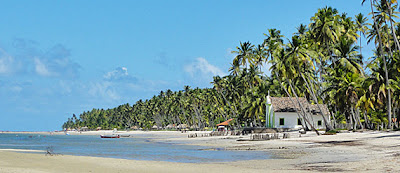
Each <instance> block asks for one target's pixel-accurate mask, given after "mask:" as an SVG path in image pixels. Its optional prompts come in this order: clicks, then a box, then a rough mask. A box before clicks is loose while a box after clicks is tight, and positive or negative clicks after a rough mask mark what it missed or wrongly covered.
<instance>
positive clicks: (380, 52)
mask: <svg viewBox="0 0 400 173" xmlns="http://www.w3.org/2000/svg"><path fill="white" fill-rule="evenodd" d="M365 1H366V0H363V1H362V4H364V2H365ZM372 1H373V0H370V4H371V14H372V20H373V21H374V30H375V31H376V35H377V36H378V43H379V45H378V48H379V53H378V55H379V56H381V57H382V61H383V66H384V70H385V80H386V86H389V75H388V70H387V66H386V57H385V55H384V53H383V50H382V47H383V44H382V39H381V34H380V32H379V25H378V20H377V18H376V16H375V12H374V8H373V2H372ZM382 14H383V13H382ZM387 92H388V93H389V94H388V103H387V107H388V110H387V112H388V119H389V120H391V119H392V105H391V102H392V101H391V97H390V89H389V88H387ZM388 127H389V128H390V129H392V128H393V126H392V123H391V121H389V123H388Z"/></svg>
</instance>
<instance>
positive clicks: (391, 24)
mask: <svg viewBox="0 0 400 173" xmlns="http://www.w3.org/2000/svg"><path fill="white" fill-rule="evenodd" d="M385 1H386V4H387V6H388V9H389V21H390V28H391V30H392V35H393V39H394V41H395V43H396V47H397V51H400V44H399V40H398V39H397V37H396V33H395V31H396V30H395V29H394V26H393V21H392V5H391V3H389V2H388V1H387V0H385Z"/></svg>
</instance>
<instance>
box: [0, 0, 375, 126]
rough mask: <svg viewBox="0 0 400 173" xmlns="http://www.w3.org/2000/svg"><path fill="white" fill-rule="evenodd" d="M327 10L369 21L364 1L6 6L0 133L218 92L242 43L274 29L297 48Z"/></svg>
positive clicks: (26, 2)
mask: <svg viewBox="0 0 400 173" xmlns="http://www.w3.org/2000/svg"><path fill="white" fill-rule="evenodd" d="M325 6H332V7H334V8H337V9H338V10H339V12H340V13H343V12H345V13H347V14H348V16H355V15H356V14H358V13H360V12H361V13H363V14H364V15H368V13H369V6H367V5H364V6H362V5H361V0H302V1H299V0H289V1H265V0H249V1H239V0H218V1H215V0H169V1H165V0H146V1H136V0H126V1H124V0H119V1H108V0H96V1H95V0H88V1H78V0H68V1H67V0H61V1H54V0H37V1H31V0H19V1H13V0H5V1H2V5H1V6H0V16H2V17H1V23H0V131H1V130H3V131H6V130H9V131H52V130H60V129H61V126H62V124H63V123H64V122H65V121H66V120H67V119H68V118H69V117H71V116H72V114H76V115H79V114H81V113H82V112H83V111H89V110H92V109H93V108H103V109H108V108H113V107H116V106H118V105H121V104H125V103H130V104H134V103H135V102H136V101H138V100H139V99H143V100H145V99H150V98H151V97H152V96H153V95H156V94H158V93H160V91H161V90H164V91H165V90H167V89H171V90H173V91H178V90H182V89H183V87H184V86H185V85H189V86H191V87H192V88H195V87H200V88H205V87H212V85H211V84H210V82H211V81H212V77H213V76H216V75H219V76H224V75H227V74H228V73H229V72H228V69H229V67H230V63H231V62H232V59H233V57H234V56H235V55H234V54H232V53H231V51H232V50H235V49H236V47H237V46H238V45H239V44H240V42H245V41H250V42H251V43H253V44H260V43H262V41H263V39H264V38H265V36H264V35H263V34H264V33H266V32H267V29H269V28H277V29H279V30H281V31H282V34H283V35H285V36H286V38H290V37H291V35H292V34H293V33H294V32H296V27H298V26H299V25H300V24H301V23H303V24H309V23H310V18H311V17H312V16H313V15H314V14H315V13H316V12H317V10H318V8H323V7H325ZM364 43H365V41H364ZM364 46H366V45H363V47H364ZM366 47H367V46H366ZM265 73H266V74H269V72H268V69H267V68H266V69H265Z"/></svg>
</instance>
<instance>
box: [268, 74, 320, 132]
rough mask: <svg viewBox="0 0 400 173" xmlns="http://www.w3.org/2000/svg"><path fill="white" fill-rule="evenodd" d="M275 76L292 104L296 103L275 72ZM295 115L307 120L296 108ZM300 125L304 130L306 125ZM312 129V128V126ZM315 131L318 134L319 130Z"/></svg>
mask: <svg viewBox="0 0 400 173" xmlns="http://www.w3.org/2000/svg"><path fill="white" fill-rule="evenodd" d="M275 76H276V78H277V79H278V80H279V84H280V86H281V87H282V89H283V90H284V91H285V92H286V94H287V95H288V97H289V99H290V101H291V102H292V104H293V105H296V103H295V102H294V101H293V98H292V96H291V95H290V94H289V92H288V91H287V89H286V88H285V87H284V86H283V85H282V82H281V80H280V79H279V76H278V74H277V73H276V72H275ZM296 113H297V116H298V117H299V118H300V119H301V118H302V117H303V120H304V122H308V120H307V119H306V117H305V116H304V115H301V114H300V113H299V112H298V111H297V110H296ZM301 126H302V127H303V129H304V131H306V127H305V126H304V124H303V123H301ZM313 129H314V128H313ZM316 133H317V134H319V132H318V131H317V130H316Z"/></svg>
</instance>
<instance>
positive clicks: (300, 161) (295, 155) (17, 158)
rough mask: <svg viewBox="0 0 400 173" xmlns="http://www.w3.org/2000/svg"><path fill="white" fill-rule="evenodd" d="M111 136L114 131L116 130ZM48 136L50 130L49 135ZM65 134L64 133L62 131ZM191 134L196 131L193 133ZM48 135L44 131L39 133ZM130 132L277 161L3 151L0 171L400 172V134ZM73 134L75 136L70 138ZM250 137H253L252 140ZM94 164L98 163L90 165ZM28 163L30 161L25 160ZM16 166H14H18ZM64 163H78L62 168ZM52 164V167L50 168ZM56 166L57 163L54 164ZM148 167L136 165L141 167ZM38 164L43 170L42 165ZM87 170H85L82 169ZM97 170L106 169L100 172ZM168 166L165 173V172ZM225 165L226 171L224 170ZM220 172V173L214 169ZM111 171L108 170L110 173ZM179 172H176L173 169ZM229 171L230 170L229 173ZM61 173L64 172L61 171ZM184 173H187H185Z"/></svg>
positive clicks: (372, 132) (0, 151)
mask: <svg viewBox="0 0 400 173" xmlns="http://www.w3.org/2000/svg"><path fill="white" fill-rule="evenodd" d="M111 132H112V131H111ZM47 133H48V132H47ZM62 133H64V132H62ZM99 133H105V132H104V131H101V132H98V131H96V133H86V132H85V133H83V134H76V135H88V134H89V135H99ZM190 133H192V132H190ZM40 134H43V133H40ZM130 134H134V135H138V136H141V135H143V134H145V135H146V137H148V138H151V140H152V141H155V142H174V143H176V142H177V143H180V144H183V145H198V146H207V147H210V148H211V149H213V148H214V149H218V148H223V149H225V150H240V151H246V150H251V151H260V152H269V153H271V154H272V157H271V158H270V159H267V160H247V161H237V162H221V163H214V162H213V163H179V162H159V161H142V160H125V159H113V158H99V157H86V156H44V154H38V153H35V154H31V153H20V152H16V151H4V150H0V172H21V171H22V172H35V171H36V170H39V172H40V171H41V172H54V169H57V171H56V172H60V170H62V171H64V172H76V171H78V172H89V171H94V172H101V171H102V170H104V171H103V172H110V171H111V172H121V171H115V170H111V169H114V168H115V166H114V165H109V164H107V165H100V166H99V165H98V164H97V163H102V162H104V161H105V160H107V162H110V163H114V164H115V165H118V166H117V167H118V170H119V168H121V170H124V171H123V172H125V171H127V172H143V171H145V172H160V171H163V172H165V171H166V170H167V172H168V171H169V172H176V171H177V170H179V171H180V170H185V172H199V170H203V169H204V170H207V172H210V170H212V171H211V172H215V171H218V172H221V170H219V169H224V170H223V171H222V172H231V173H235V172H266V171H269V172H309V171H317V172H399V171H400V142H399V141H400V132H377V131H366V132H355V133H338V134H337V135H323V136H316V135H314V134H315V133H314V134H313V133H309V134H307V135H305V136H302V137H298V136H297V137H296V136H294V135H295V133H293V134H291V136H293V137H292V138H288V139H278V140H269V141H238V140H237V139H239V138H240V137H242V138H245V137H246V136H218V137H199V138H188V137H187V134H188V133H180V132H177V131H146V132H143V131H133V132H130ZM71 135H73V134H71ZM247 137H248V136H247ZM27 158H32V159H33V160H37V161H38V162H39V163H35V164H27V163H24V165H26V166H25V167H23V168H21V166H20V165H19V164H18V163H23V162H24V160H25V159H27ZM85 160H91V161H93V162H86V161H85ZM25 161H26V160H25ZM14 162H15V163H14ZM54 162H61V163H66V162H68V163H69V162H70V164H72V165H75V168H71V169H74V170H72V171H68V170H71V169H70V168H65V169H64V168H63V165H59V164H60V163H54ZM50 163H51V164H52V165H49V164H50ZM53 164H54V165H53ZM138 164H140V165H146V166H145V167H140V166H139V167H137V165H138ZM37 165H39V166H37ZM80 167H85V169H82V170H81V169H78V168H80ZM97 167H99V168H102V169H97ZM164 167H165V169H164ZM225 167H226V169H225ZM214 168H215V169H214ZM21 169H22V170H21ZM105 170H107V171H105ZM174 170H175V171H174ZM225 170H226V171H225ZM62 171H61V172H62ZM180 172H183V171H180Z"/></svg>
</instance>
